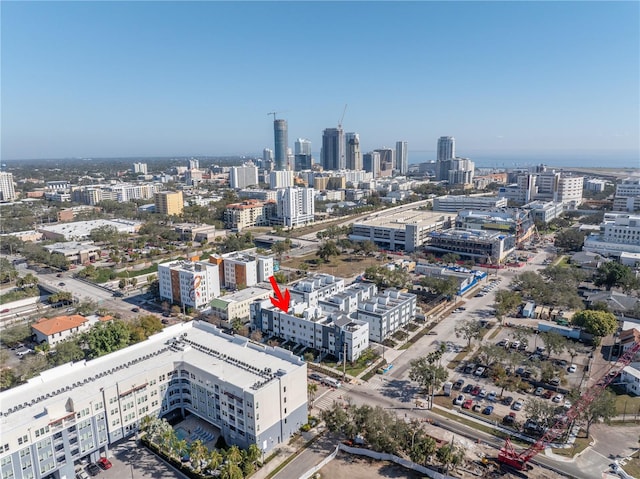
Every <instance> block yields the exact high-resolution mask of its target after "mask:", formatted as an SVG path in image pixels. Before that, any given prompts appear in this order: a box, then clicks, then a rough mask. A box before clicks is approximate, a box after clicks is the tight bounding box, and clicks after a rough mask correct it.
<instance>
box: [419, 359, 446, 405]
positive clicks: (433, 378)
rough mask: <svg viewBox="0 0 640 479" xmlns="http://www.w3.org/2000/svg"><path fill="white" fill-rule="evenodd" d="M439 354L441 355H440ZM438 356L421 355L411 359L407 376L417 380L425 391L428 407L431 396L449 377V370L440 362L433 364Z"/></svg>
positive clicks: (430, 402)
mask: <svg viewBox="0 0 640 479" xmlns="http://www.w3.org/2000/svg"><path fill="white" fill-rule="evenodd" d="M440 356H441V355H440ZM439 359H440V357H438V358H437V359H436V357H434V356H431V357H430V356H423V357H420V358H417V359H414V360H412V361H411V363H410V365H411V369H410V371H409V378H410V379H411V380H412V381H415V382H417V383H418V384H419V385H420V386H421V387H422V388H423V389H424V390H425V392H426V396H427V400H428V402H429V407H432V406H433V396H434V395H435V392H436V391H437V390H438V389H440V387H441V386H442V384H443V383H444V382H445V381H446V380H447V378H448V377H449V372H448V371H447V369H446V368H444V367H442V366H441V365H440V364H435V363H436V361H439Z"/></svg>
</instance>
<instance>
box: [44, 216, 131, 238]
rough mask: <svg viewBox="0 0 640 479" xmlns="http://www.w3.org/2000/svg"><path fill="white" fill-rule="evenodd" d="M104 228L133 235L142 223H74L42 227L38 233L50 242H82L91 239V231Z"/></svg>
mask: <svg viewBox="0 0 640 479" xmlns="http://www.w3.org/2000/svg"><path fill="white" fill-rule="evenodd" d="M103 226H109V227H113V228H115V229H116V230H117V231H118V233H126V234H131V233H136V232H137V231H138V230H139V229H140V227H141V226H142V223H141V222H139V221H133V220H124V219H113V220H90V221H74V222H72V223H63V224H57V225H47V226H41V227H39V228H38V231H39V232H41V233H42V234H43V235H44V237H45V238H47V239H50V240H61V241H82V240H86V239H89V236H90V235H91V231H93V230H94V229H96V228H101V227H103Z"/></svg>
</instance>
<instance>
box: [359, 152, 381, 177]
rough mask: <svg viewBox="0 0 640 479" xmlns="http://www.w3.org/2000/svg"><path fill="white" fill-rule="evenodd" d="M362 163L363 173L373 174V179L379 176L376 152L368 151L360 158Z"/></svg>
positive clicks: (378, 160)
mask: <svg viewBox="0 0 640 479" xmlns="http://www.w3.org/2000/svg"><path fill="white" fill-rule="evenodd" d="M362 163H363V167H364V171H366V172H367V173H373V177H374V178H377V177H379V176H380V153H378V152H377V151H370V152H369V153H365V154H364V155H363V156H362Z"/></svg>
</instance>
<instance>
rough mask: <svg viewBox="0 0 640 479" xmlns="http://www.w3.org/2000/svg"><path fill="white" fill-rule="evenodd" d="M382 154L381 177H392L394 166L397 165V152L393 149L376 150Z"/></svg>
mask: <svg viewBox="0 0 640 479" xmlns="http://www.w3.org/2000/svg"><path fill="white" fill-rule="evenodd" d="M373 151H376V152H378V153H379V154H380V176H391V175H392V174H393V165H394V164H395V161H394V158H393V157H394V155H395V151H393V149H391V148H387V147H383V148H376V149H375V150H373Z"/></svg>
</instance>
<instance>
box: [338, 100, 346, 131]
mask: <svg viewBox="0 0 640 479" xmlns="http://www.w3.org/2000/svg"><path fill="white" fill-rule="evenodd" d="M345 113H347V104H346V103H345V104H344V110H342V116H341V117H340V121H339V122H338V128H342V120H344V115H345Z"/></svg>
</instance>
